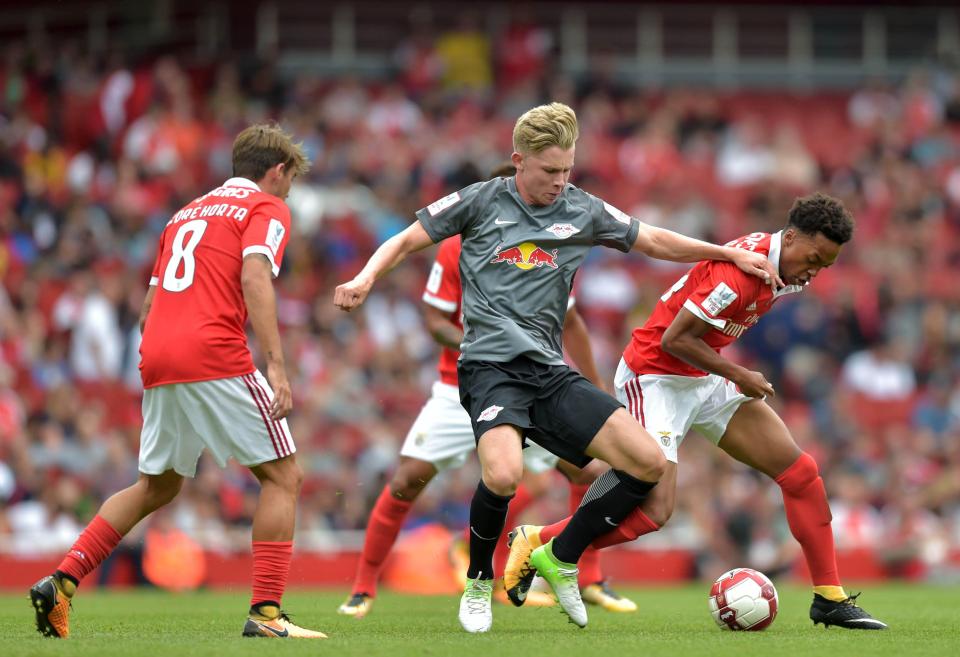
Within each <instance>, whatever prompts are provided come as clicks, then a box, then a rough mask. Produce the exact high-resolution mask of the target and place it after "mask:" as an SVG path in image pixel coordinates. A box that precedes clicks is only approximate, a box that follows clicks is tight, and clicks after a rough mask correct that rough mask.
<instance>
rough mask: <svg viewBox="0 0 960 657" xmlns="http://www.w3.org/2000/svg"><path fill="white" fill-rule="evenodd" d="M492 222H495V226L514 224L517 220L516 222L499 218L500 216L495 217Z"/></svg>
mask: <svg viewBox="0 0 960 657" xmlns="http://www.w3.org/2000/svg"><path fill="white" fill-rule="evenodd" d="M493 223H495V224H496V225H497V226H506V225H507V224H515V223H517V222H516V221H504V220H503V219H501V218H500V217H497V218H496V219H494V220H493Z"/></svg>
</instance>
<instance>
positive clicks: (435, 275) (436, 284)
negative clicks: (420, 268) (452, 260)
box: [427, 262, 443, 294]
mask: <svg viewBox="0 0 960 657" xmlns="http://www.w3.org/2000/svg"><path fill="white" fill-rule="evenodd" d="M442 280H443V265H441V264H440V263H439V262H434V263H433V268H432V269H431V270H430V278H428V279H427V292H429V293H430V294H436V293H437V292H439V291H440V281H442Z"/></svg>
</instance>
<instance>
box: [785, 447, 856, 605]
mask: <svg viewBox="0 0 960 657" xmlns="http://www.w3.org/2000/svg"><path fill="white" fill-rule="evenodd" d="M776 482H777V483H778V484H780V489H781V490H782V491H783V508H784V510H785V511H786V514H787V523H788V524H789V525H790V531H791V532H792V533H793V536H794V538H796V539H797V542H799V543H800V547H801V548H803V556H804V558H805V559H806V560H807V566H808V567H809V568H810V577H811V578H812V579H813V585H814V586H840V575H839V573H838V571H837V557H836V553H835V552H834V549H833V530H832V529H831V527H830V520H831V519H832V516H831V514H830V505H829V503H828V502H827V491H826V489H825V488H824V486H823V479H821V478H820V471H819V469H818V468H817V462H816V461H815V460H814V459H813V457H812V456H810V455H809V454H807V453H806V452H804V453H803V454H801V455H800V457H799V458H798V459H797V460H796V461H794V462H793V464H792V465H791V466H790V467H789V468H787V469H786V470H784V471H783V473H781V474H780V476H779V477H777V478H776Z"/></svg>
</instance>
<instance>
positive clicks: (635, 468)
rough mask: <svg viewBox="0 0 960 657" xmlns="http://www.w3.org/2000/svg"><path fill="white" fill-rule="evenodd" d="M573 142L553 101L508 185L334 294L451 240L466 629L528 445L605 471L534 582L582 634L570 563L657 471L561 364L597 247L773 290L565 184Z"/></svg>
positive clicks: (481, 611) (486, 587) (471, 194)
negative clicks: (470, 438)
mask: <svg viewBox="0 0 960 657" xmlns="http://www.w3.org/2000/svg"><path fill="white" fill-rule="evenodd" d="M578 134H579V128H578V125H577V118H576V114H574V112H573V110H572V109H571V108H569V107H567V106H566V105H563V104H562V103H551V104H549V105H541V106H539V107H535V108H533V109H531V110H530V111H528V112H526V113H525V114H524V115H523V116H521V117H520V118H519V119H518V120H517V123H516V126H515V128H514V133H513V145H514V152H513V154H512V156H511V159H512V161H513V164H514V165H515V166H516V168H517V173H516V175H515V176H513V177H511V178H496V179H494V180H490V181H487V182H481V183H476V184H474V185H470V186H468V187H466V188H464V189H462V190H460V191H459V192H455V193H453V194H450V195H449V196H446V197H444V198H441V199H439V200H438V201H436V202H434V203H431V204H430V205H428V206H427V207H425V208H423V209H422V210H420V211H418V212H417V221H416V222H414V223H413V224H411V225H410V226H409V227H408V228H407V229H406V230H404V231H403V232H401V233H400V234H399V235H396V236H394V237H392V238H390V239H389V240H387V241H386V242H385V243H384V244H383V245H382V246H381V247H380V248H379V249H377V252H376V253H374V254H373V256H372V257H371V258H370V260H369V262H368V263H367V264H366V266H365V267H364V268H363V270H362V271H361V272H360V273H359V274H358V275H357V276H356V277H355V278H354V279H353V280H351V281H350V282H348V283H344V284H343V285H340V286H338V287H337V289H336V292H335V296H334V302H335V303H336V305H337V306H339V307H340V308H342V309H343V310H352V309H353V308H356V307H357V306H359V305H360V304H361V303H363V301H364V299H366V297H367V295H368V294H369V292H370V289H371V287H372V286H373V283H374V282H375V281H376V280H377V278H379V277H380V276H382V275H383V274H385V273H386V272H387V271H389V270H390V269H391V268H393V267H394V266H396V265H397V264H398V263H399V262H400V261H401V260H403V258H405V257H406V256H407V254H409V253H411V252H412V251H416V250H418V249H422V248H424V247H426V246H428V245H430V244H432V243H434V242H439V241H441V240H443V239H445V238H447V237H451V236H453V235H457V234H460V235H461V236H462V251H461V255H460V270H461V274H462V282H463V324H464V337H463V343H462V346H461V356H460V362H459V367H458V372H459V388H460V401H461V403H462V404H463V407H464V408H465V409H466V410H467V412H468V413H469V414H470V419H471V422H472V424H473V431H474V437H475V438H476V440H477V452H478V455H479V458H480V464H481V470H482V478H481V481H480V483H479V484H478V485H477V491H476V493H475V494H474V498H473V502H472V504H471V507H470V539H471V540H470V567H469V569H468V571H467V583H466V587H465V591H464V594H463V597H462V598H461V601H460V614H459V618H460V623H461V625H462V626H463V628H464V629H465V630H466V631H468V632H486V631H488V630H489V629H490V627H491V625H492V622H493V612H492V609H491V603H490V601H491V596H492V590H493V586H492V582H493V580H492V577H493V565H492V563H491V561H492V554H493V551H494V548H495V546H496V543H497V539H498V538H499V536H500V532H501V531H502V530H503V523H504V518H505V517H506V513H507V507H508V504H509V502H510V498H511V497H512V496H513V494H514V491H515V490H516V488H517V484H518V482H519V481H520V478H521V475H522V474H523V458H522V448H523V444H524V440H525V439H526V438H527V437H530V438H533V439H535V440H536V441H537V443H538V444H540V445H541V446H543V447H545V448H546V449H548V450H549V451H551V452H553V453H554V454H556V455H557V456H559V457H560V458H563V459H565V460H567V461H569V462H571V463H573V464H575V465H578V466H583V465H585V464H586V463H588V462H589V461H590V460H591V459H592V458H600V459H602V460H604V461H606V462H607V463H608V464H610V466H611V467H612V469H611V470H608V471H607V472H605V473H604V474H602V475H601V476H600V477H599V478H598V479H597V480H596V481H595V482H594V483H593V485H592V486H591V487H590V489H589V490H588V491H587V494H586V495H585V496H584V498H583V503H582V504H581V506H580V508H579V509H578V510H577V512H576V513H575V514H574V516H573V520H572V522H571V524H570V527H571V529H570V531H569V532H568V533H569V536H570V538H571V539H572V540H570V541H568V542H567V543H566V544H565V545H564V550H565V551H557V550H554V551H552V552H551V551H550V550H546V551H544V550H541V554H542V558H543V560H544V561H543V563H542V564H541V565H542V567H540V568H538V570H539V573H540V575H542V576H543V577H544V579H546V580H547V582H548V583H549V584H550V585H551V586H552V587H553V589H554V592H555V593H556V594H557V598H558V601H559V603H560V606H561V607H562V608H563V610H564V611H565V612H566V613H567V614H568V616H569V617H570V619H571V620H572V621H573V622H574V623H576V624H577V625H579V626H581V627H583V626H585V625H586V623H587V614H586V610H585V609H584V606H583V601H582V600H581V597H580V590H579V587H578V583H577V574H578V573H577V568H576V565H575V563H576V560H577V559H576V558H572V556H571V555H575V556H576V557H579V555H580V554H581V553H582V552H583V550H584V549H585V548H586V546H587V545H589V544H590V543H591V542H592V541H593V539H594V538H596V537H597V536H599V535H600V534H603V533H606V531H608V530H609V528H610V527H611V526H616V525H617V524H618V523H619V522H620V521H621V520H622V519H623V518H625V517H626V516H627V514H629V513H630V512H631V511H632V510H633V509H635V508H636V507H637V506H638V505H639V504H640V503H641V502H642V501H643V500H644V499H645V498H646V496H647V493H648V492H649V491H650V490H651V489H652V488H653V486H655V485H656V482H657V481H658V480H659V479H660V477H661V475H662V474H663V471H664V468H665V464H666V460H665V459H664V457H663V454H662V453H661V451H660V449H659V448H658V447H657V443H656V442H655V441H654V440H653V438H651V437H650V435H649V434H648V433H647V432H646V431H645V430H644V429H643V427H641V426H640V425H639V424H638V423H637V422H636V420H634V419H633V418H632V417H631V416H630V414H629V413H627V411H626V410H625V409H624V408H623V406H622V405H621V404H620V403H619V402H618V401H617V400H615V399H614V398H613V397H611V396H610V395H608V394H607V393H605V392H603V391H602V390H600V389H599V388H597V387H596V386H594V385H593V384H591V383H590V382H589V381H588V380H587V379H585V378H584V377H583V376H581V375H580V374H578V373H576V372H575V371H573V370H571V369H570V368H569V367H568V366H567V365H565V364H564V361H563V354H562V349H561V339H560V335H561V327H562V326H563V321H564V316H565V315H566V309H567V299H568V297H569V295H570V290H571V287H572V285H573V278H574V276H575V274H576V272H577V269H578V268H579V267H580V265H581V264H582V263H583V260H584V258H585V257H586V255H587V253H588V252H589V251H590V249H591V248H592V247H594V246H597V245H602V246H606V247H609V248H615V249H619V250H621V251H624V252H626V251H631V250H634V251H639V252H641V253H644V254H646V255H648V256H651V257H655V258H661V259H664V260H673V261H678V262H694V261H697V260H701V259H713V258H716V259H721V260H730V261H732V262H734V263H736V264H737V265H738V266H739V267H741V268H742V269H743V270H744V271H747V272H749V273H751V274H755V275H757V276H759V277H761V278H766V279H768V280H770V279H776V275H775V272H774V271H773V269H772V268H771V267H770V265H769V263H768V262H767V260H766V258H764V257H762V256H760V255H759V254H756V253H751V252H749V251H744V250H742V249H732V248H728V247H721V246H715V245H713V244H707V243H705V242H701V241H698V240H694V239H690V238H687V237H684V236H682V235H678V234H677V233H674V232H671V231H669V230H664V229H662V228H656V227H654V226H649V225H646V224H643V223H642V222H640V221H638V220H637V219H634V218H632V217H630V216H628V215H626V214H624V213H623V212H621V211H620V210H618V209H617V208H615V207H613V206H612V205H610V204H609V203H605V202H604V201H603V200H602V199H599V198H597V197H595V196H593V195H591V194H588V193H587V192H585V191H583V190H581V189H578V188H577V187H575V186H574V185H571V184H570V183H569V182H568V179H569V177H570V171H571V169H572V168H573V163H574V155H575V143H576V140H577V137H578ZM537 556H538V555H537V554H534V558H537ZM571 559H572V561H571ZM548 564H549V565H548Z"/></svg>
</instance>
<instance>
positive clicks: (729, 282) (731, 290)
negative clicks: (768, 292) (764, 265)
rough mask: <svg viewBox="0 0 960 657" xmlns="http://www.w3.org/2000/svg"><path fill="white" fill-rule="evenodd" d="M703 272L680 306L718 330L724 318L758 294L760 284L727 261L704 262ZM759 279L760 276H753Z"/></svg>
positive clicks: (731, 315) (723, 324) (737, 311)
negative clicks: (704, 271) (705, 271)
mask: <svg viewBox="0 0 960 657" xmlns="http://www.w3.org/2000/svg"><path fill="white" fill-rule="evenodd" d="M703 265H704V266H705V267H706V269H707V275H706V276H704V277H703V280H702V281H701V282H700V285H698V286H697V287H696V289H694V290H693V291H692V292H691V293H690V294H689V295H688V296H687V300H686V301H684V302H683V307H684V308H686V309H687V310H689V311H690V312H692V313H693V314H694V315H696V316H697V317H699V318H700V319H702V320H703V321H705V322H706V323H707V324H710V325H711V326H713V327H714V328H716V329H718V330H720V331H722V330H723V329H724V327H725V326H726V324H727V320H728V319H730V318H731V317H733V316H734V315H736V314H737V313H740V312H742V311H743V310H744V309H745V308H746V307H747V306H749V305H750V304H751V303H755V302H756V300H757V298H758V297H759V296H760V285H759V284H758V283H754V282H753V280H751V279H754V278H756V277H754V276H750V275H749V274H746V273H744V272H742V271H740V269H739V268H737V266H736V265H734V264H731V263H729V262H718V261H707V262H704V263H703ZM756 280H757V281H759V280H760V279H756Z"/></svg>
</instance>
